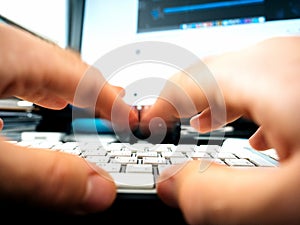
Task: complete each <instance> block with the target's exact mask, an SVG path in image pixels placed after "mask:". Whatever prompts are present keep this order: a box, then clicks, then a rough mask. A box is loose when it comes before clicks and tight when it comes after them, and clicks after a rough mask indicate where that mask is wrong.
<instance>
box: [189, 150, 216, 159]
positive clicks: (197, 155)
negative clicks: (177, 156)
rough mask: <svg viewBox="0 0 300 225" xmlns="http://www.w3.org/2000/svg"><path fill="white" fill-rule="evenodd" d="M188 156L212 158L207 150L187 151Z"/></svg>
mask: <svg viewBox="0 0 300 225" xmlns="http://www.w3.org/2000/svg"><path fill="white" fill-rule="evenodd" d="M186 154H187V156H188V157H190V158H192V159H197V158H211V157H210V155H209V154H208V153H207V152H198V151H197V152H187V153H186Z"/></svg>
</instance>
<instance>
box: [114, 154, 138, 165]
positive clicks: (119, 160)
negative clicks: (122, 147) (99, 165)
mask: <svg viewBox="0 0 300 225" xmlns="http://www.w3.org/2000/svg"><path fill="white" fill-rule="evenodd" d="M111 161H112V162H114V163H122V164H127V163H137V161H138V159H137V157H130V156H117V157H115V158H113V159H112V160H111Z"/></svg>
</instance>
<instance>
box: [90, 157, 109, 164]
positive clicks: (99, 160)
mask: <svg viewBox="0 0 300 225" xmlns="http://www.w3.org/2000/svg"><path fill="white" fill-rule="evenodd" d="M85 159H86V160H87V161H89V162H93V163H107V162H108V161H109V157H107V156H99V155H89V156H87V157H86V158H85Z"/></svg>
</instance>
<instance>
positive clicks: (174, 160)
mask: <svg viewBox="0 0 300 225" xmlns="http://www.w3.org/2000/svg"><path fill="white" fill-rule="evenodd" d="M189 160H191V158H186V157H184V158H179V157H174V158H173V157H171V158H170V162H171V164H181V163H185V162H186V161H189Z"/></svg>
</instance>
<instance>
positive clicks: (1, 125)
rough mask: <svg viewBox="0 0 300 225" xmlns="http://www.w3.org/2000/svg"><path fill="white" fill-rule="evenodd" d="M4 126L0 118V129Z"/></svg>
mask: <svg viewBox="0 0 300 225" xmlns="http://www.w3.org/2000/svg"><path fill="white" fill-rule="evenodd" d="M3 127H4V122H3V120H2V119H1V118H0V131H1V130H2V129H3Z"/></svg>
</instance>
